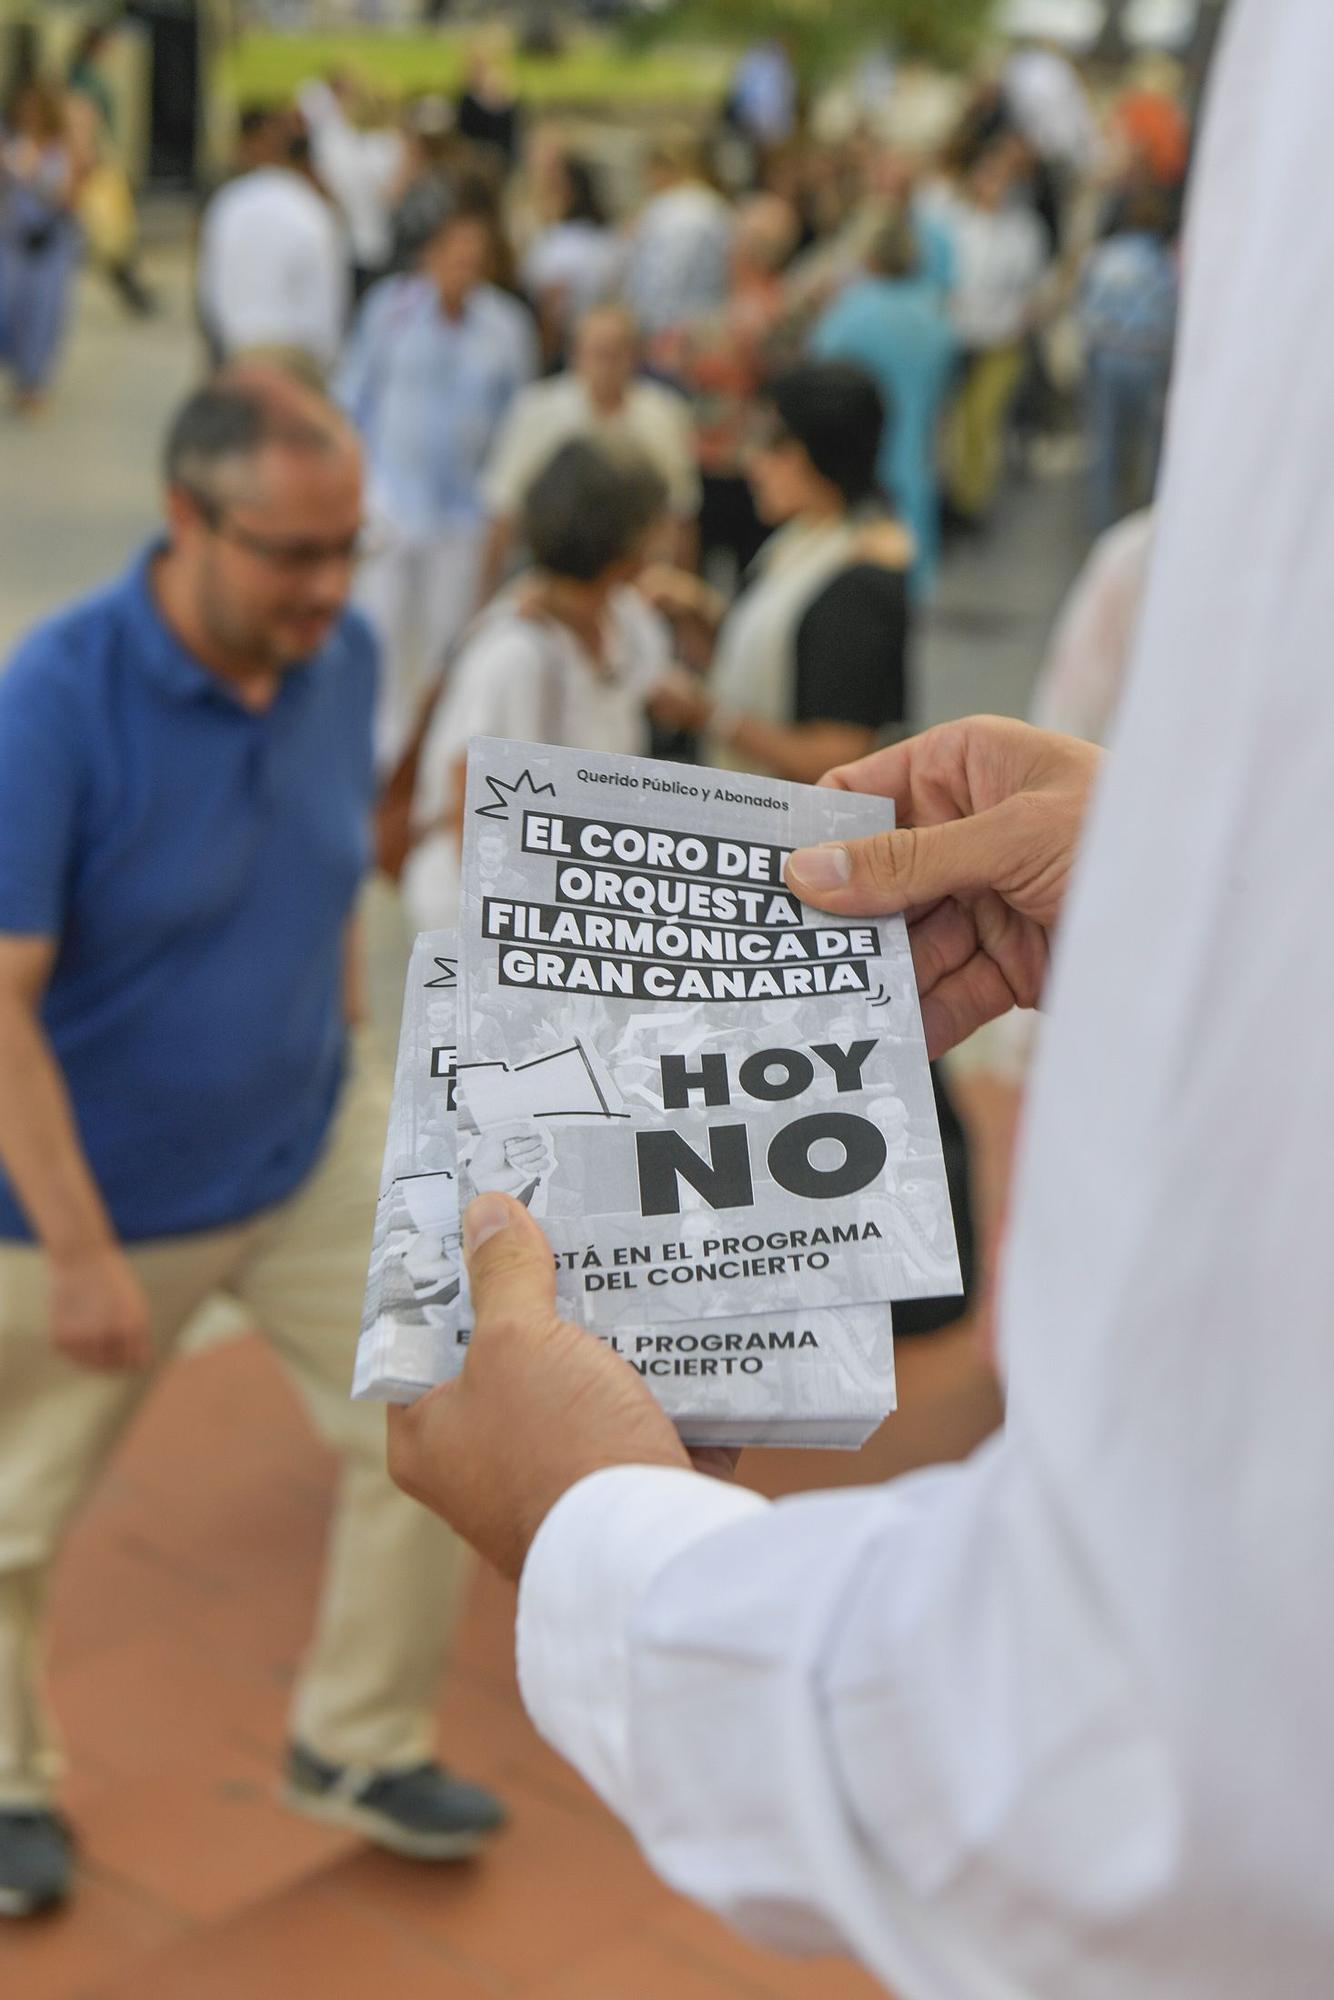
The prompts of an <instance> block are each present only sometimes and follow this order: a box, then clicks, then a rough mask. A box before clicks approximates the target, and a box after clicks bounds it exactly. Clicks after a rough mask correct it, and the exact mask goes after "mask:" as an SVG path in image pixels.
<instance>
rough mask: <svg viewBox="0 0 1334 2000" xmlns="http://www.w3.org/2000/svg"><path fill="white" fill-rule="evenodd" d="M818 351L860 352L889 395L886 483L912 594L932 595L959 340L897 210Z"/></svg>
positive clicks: (828, 322)
mask: <svg viewBox="0 0 1334 2000" xmlns="http://www.w3.org/2000/svg"><path fill="white" fill-rule="evenodd" d="M811 352H812V354H814V355H817V356H819V357H820V358H821V359H822V360H839V361H853V362H856V363H857V364H858V366H859V367H861V368H864V369H865V370H866V372H867V373H868V374H869V375H870V376H871V378H872V380H873V381H874V382H875V384H876V387H877V388H878V389H879V390H880V393H881V396H882V397H883V399H884V402H885V407H886V410H887V412H888V414H889V421H888V422H887V423H886V425H885V432H884V442H883V444H882V445H881V448H880V466H879V470H880V483H881V485H882V487H883V488H884V490H885V492H886V494H887V495H888V497H889V498H890V499H891V501H892V502H893V504H894V507H895V510H896V511H897V513H898V514H899V516H900V518H901V519H902V520H903V521H904V523H905V524H906V526H907V527H908V528H909V529H911V531H912V536H913V541H914V543H915V544H916V550H917V553H916V558H915V560H914V563H913V569H912V574H911V579H910V581H911V587H912V590H913V594H914V596H916V597H918V598H922V597H926V596H928V595H929V594H930V592H931V588H932V585H933V583H934V581H935V574H936V567H937V563H938V561H939V556H940V496H939V492H938V490H937V484H936V429H937V424H938V421H939V417H940V411H941V407H942V405H943V403H944V400H945V396H946V394H947V392H948V389H949V385H950V380H951V377H952V375H953V371H954V361H955V352H956V349H955V339H954V334H953V332H952V331H951V329H950V323H949V320H948V317H947V316H946V312H945V305H944V300H943V298H942V296H941V291H940V287H939V285H938V284H937V283H936V282H935V281H934V279H933V278H932V277H931V276H930V275H929V274H928V273H927V272H926V271H925V270H924V268H923V264H922V258H921V254H920V249H919V245H918V241H917V236H916V231H915V230H914V228H913V225H912V223H911V221H910V220H909V218H908V217H907V216H906V215H904V216H900V217H897V218H896V219H895V220H894V221H893V222H890V223H888V224H887V225H886V227H885V228H884V229H883V230H882V231H881V232H880V234H879V236H878V237H877V238H876V239H875V241H874V243H873V244H872V246H871V250H870V253H869V255H868V257H867V260H866V271H865V275H864V276H862V277H860V278H857V279H854V280H853V282H852V283H851V284H850V285H849V286H848V287H847V288H846V290H844V291H843V292H841V293H840V294H839V296H838V297H837V298H836V299H835V300H834V301H833V303H832V304H831V305H830V306H829V307H828V308H827V310H826V311H825V313H824V315H823V317H822V318H821V319H820V320H819V321H818V322H817V324H816V327H815V330H814V333H813V334H812V336H811Z"/></svg>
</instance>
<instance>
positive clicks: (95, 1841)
mask: <svg viewBox="0 0 1334 2000" xmlns="http://www.w3.org/2000/svg"><path fill="white" fill-rule="evenodd" d="M969 1104H970V1108H971V1111H972V1114H973V1116H974V1118H975V1120H976V1121H977V1125H978V1129H979V1131H980V1132H981V1134H982V1135H983V1136H984V1139H985V1142H986V1143H985V1144H984V1147H983V1150H982V1152H981V1154H980V1156H979V1166H980V1169H981V1177H982V1193H983V1198H984V1201H985V1204H986V1206H987V1208H988V1210H994V1207H995V1203H996V1200H997V1198H998V1195H999V1190H1000V1185H1001V1180H1002V1175H1003V1152H1002V1148H1003V1144H1004V1139H1005V1130H1004V1115H1003V1108H1002V1107H1001V1106H999V1105H998V1104H997V1103H996V1102H994V1101H988V1100H986V1099H985V1097H983V1096H981V1095H979V1094H978V1090H977V1087H976V1086H970V1098H969ZM900 1403H901V1409H900V1413H899V1414H898V1415H897V1416H896V1417H894V1418H892V1419H891V1420H890V1422H889V1423H888V1424H887V1425H886V1427H885V1428H884V1430H883V1431H882V1432H881V1433H880V1435H879V1436H878V1437H877V1438H876V1439H875V1440H874V1441H873V1442H872V1444H871V1445H870V1446H868V1447H867V1449H866V1451H865V1452H863V1453H861V1454H859V1455H858V1456H857V1457H855V1458H850V1457H845V1456H841V1455H837V1454H824V1453H758V1454H752V1455H751V1456H750V1459H749V1461H748V1462H746V1463H745V1464H744V1465H743V1471H744V1472H745V1473H746V1474H747V1475H748V1476H749V1477H751V1478H752V1479H753V1480H754V1483H755V1484H757V1485H759V1486H760V1487H762V1489H763V1490H765V1491H768V1492H770V1493H774V1494H778V1493H783V1492H790V1491H794V1490H797V1489H799V1488H802V1487H807V1486H821V1485H831V1484H838V1483H843V1482H850V1481H870V1480H876V1479H881V1478H884V1477H886V1476H888V1475H889V1474H891V1473H893V1472H896V1471H900V1470H903V1469H905V1468H906V1467H908V1466H911V1465H916V1464H921V1463H924V1462H927V1461H930V1460H934V1459H938V1458H941V1457H946V1456H955V1455H958V1454H959V1453H961V1452H963V1451H965V1450H967V1449H968V1448H970V1447H971V1445H972V1444H974V1443H975V1442H976V1441H977V1440H978V1439H979V1438H980V1437H981V1436H983V1435H984V1434H985V1433H986V1431H987V1430H989V1429H990V1428H991V1426H992V1425H993V1424H994V1422H995V1421H996V1417H997V1404H996V1398H995V1391H994V1388H993V1386H992V1384H991V1381H990V1379H989V1376H988V1374H987V1371H986V1368H985V1366H984V1364H983V1362H982V1359H981V1355H980V1351H979V1347H978V1344H977V1341H976V1338H975V1331H974V1329H973V1328H971V1327H969V1326H961V1327H959V1328H957V1329H953V1330H951V1331H949V1332H948V1333H946V1334H944V1335H940V1336H936V1337H934V1338H933V1339H931V1340H928V1341H925V1342H922V1343H918V1344H917V1345H913V1344H911V1343H905V1344H904V1345H903V1346H902V1347H901V1350H900ZM332 1478H333V1464H332V1461H331V1460H330V1458H329V1456H328V1454H327V1453H326V1452H325V1451H324V1449H323V1447H322V1446H321V1445H320V1444H319V1443H318V1442H317V1441H316V1440H315V1439H314V1437H313V1436H312V1434H311V1433H310V1431H309V1430H308V1428H307V1426H306V1424H305V1421H304V1418H303V1416H302V1413H301V1411H300V1408H299V1405H298V1403H297V1400H296V1398H295V1396H294V1394H293V1392H292V1391H291V1389H290V1388H289V1387H288V1385H287V1383H286V1382H285V1380H284V1378H283V1376H282V1374H281V1373H280V1371H279V1369H278V1367H277V1365H276V1364H275V1363H274V1362H273V1361H272V1360H271V1359H270V1357H269V1355H268V1353H267V1351H266V1350H265V1349H264V1348H263V1347H262V1346H261V1345H260V1344H259V1342H258V1341H256V1340H253V1339H250V1338H246V1339H240V1340H234V1341H229V1342H226V1343H224V1344H222V1345H219V1346H216V1347H214V1348H212V1349H210V1350H209V1351H208V1352H207V1353H205V1354H203V1355H200V1356H197V1357H195V1358H193V1359H191V1360H188V1361H185V1362H182V1363H180V1364H179V1365H178V1366H177V1367H176V1368H174V1369H172V1370H171V1371H169V1372H168V1374H167V1376H166V1377H165V1379H164V1381H163V1383H162V1384H161V1386H160V1388H159V1390H158V1393H157V1394H156V1396H155V1397H153V1398H152V1399H151V1400H150V1402H149V1404H148V1407H147V1409H146V1411H145V1412H144V1414H143V1416H142V1417H141V1418H140V1420H139V1422H138V1424H137V1425H136V1427H135V1430H134V1431H133V1433H132V1435H131V1437H130V1439H129V1440H128V1442H127V1444H126V1446H125V1448H124V1449H123V1451H122V1452H121V1453H120V1454H119V1455H118V1457H117V1459H116V1461H115V1462H114V1464H113V1467H112V1469H111V1472H110V1474H109V1476H108V1478H107V1479H106V1481H105V1482H104V1484H103V1486H102V1488H101V1490H100V1492H99V1494H98V1496H97V1498H96V1500H95V1502H94V1504H93V1505H92V1507H91V1508H90V1510H89V1511H88V1513H87V1515H86V1516H85V1518H84V1519H83V1520H82V1522H81V1523H80V1525H79V1526H78V1527H77V1529H76V1531H75V1533H74V1535H73V1538H72V1541H71V1544H70V1547H69V1549H68V1551H67V1554H66V1558H65V1561H64V1563H63V1564H62V1567H61V1571H60V1575H59V1581H58V1585H57V1589H56V1593H55V1605H54V1643H53V1649H52V1655H51V1669H52V1692H53V1695H54V1699H55V1705H56V1709H57V1712H58V1714H59V1716H60V1719H61V1724H62V1727H63V1729H64V1730H65V1732H66V1736H67V1741H68V1748H69V1751H70V1756H71V1761H72V1776H71V1782H70V1786H69V1791H68V1804H69V1808H70V1811H71V1813H72V1815H73V1818H74V1821H75V1824H76V1826H77V1829H78V1833H79V1838H80V1843H81V1847H82V1852H83V1882H82V1889H81V1894H80V1897H79V1900H78V1902H77V1903H76V1905H75V1906H74V1907H73V1909H72V1910H71V1911H69V1912H68V1913H67V1914H65V1915H62V1916H60V1917H57V1918H53V1919H50V1920H46V1921H43V1922H41V1923H38V1924H31V1925H24V1926H16V1925H3V1924H0V1993H3V1994H4V1995H6V1996H7V2000H8V1996H11V1995H12V1996H13V2000H270V1996H271V1997H272V2000H378V1997H379V1996H380V1995H381V1994H382V1993H389V1994H393V1995H394V1996H395V2000H873V1995H874V1994H875V1993H876V1992H877V1991H878V1989H877V1988H876V1987H875V1986H874V1985H873V1984H872V1982H871V1981H870V1980H868V1979H867V1978H866V1977H865V1976H864V1975H863V1974H861V1973H860V1972H857V1971H855V1970H854V1969H853V1968H851V1967H849V1966H846V1965H842V1964H839V1963H835V1962H829V1961H822V1962H819V1963H816V1964H811V1965H795V1964H793V1963H790V1962H787V1961H784V1960H781V1959H778V1958H774V1957H771V1956H770V1955H768V1954H766V1953H760V1952H756V1951H753V1950H751V1949H750V1948H749V1947H748V1946H747V1945H745V1944H743V1943H742V1942H740V1941H739V1940H738V1939H736V1938H735V1937H734V1936H733V1935H732V1934H731V1933H730V1932H728V1931H727V1930H726V1929H725V1928H724V1927H723V1926H722V1925H721V1924H719V1923H717V1922H715V1921H714V1920H713V1919H712V1918H711V1917H708V1916H705V1915H704V1914H703V1913H701V1912H700V1911H698V1910H696V1909H694V1908H693V1907H692V1906H690V1905H687V1904H686V1903H684V1902H682V1901H681V1900H680V1899H679V1898H677V1897H675V1896H673V1895H672V1894H670V1892H669V1891H667V1890H666V1889H664V1888H662V1887H661V1886H660V1885H659V1884H658V1883H657V1882H656V1881H655V1880H654V1878H653V1877H652V1876H651V1875H650V1874H649V1872H648V1870H647V1869H646V1868H645V1867H644V1865H643V1863H642V1862H641V1860H640V1859H639V1857H638V1855H637V1853H636V1851H635V1849H634V1846H633V1843H632V1842H631V1841H630V1839H629V1837H628V1836H627V1835H626V1834H625V1833H624V1832H623V1831H622V1830H621V1828H620V1827H619V1826H618V1825H617V1824H616V1823H615V1822H614V1821H613V1820H612V1819H611V1817H610V1816H609V1815H608V1814H607V1813H606V1812H605V1811H604V1810H603V1809H602V1807H601V1806H600V1805H599V1804H598V1803H597V1801H596V1800H595V1799H594V1798H593V1797H592V1795H591V1794H590V1793H589V1792H588V1791H587V1790H586V1789H585V1788H584V1786H583V1785H582V1783H581V1782H580V1781H579V1779H578V1778H577V1777H576V1776H575V1775H574V1774H573V1773H572V1772H571V1771H570V1770H569V1768H568V1767H567V1766H565V1765H564V1764H563V1763H562V1762H561V1761H560V1759H559V1758H557V1757H556V1756H554V1755H553V1754H552V1753H551V1752H550V1751H549V1750H547V1749H546V1747H545V1746H544V1745H543V1744H542V1743H541V1742H540V1741H539V1740H538V1738H537V1737H536V1736H535V1735H534V1733H533V1731H532V1730H531V1728H530V1727H529V1725H528V1723H527V1721H526V1719H525V1717H524V1715H523V1713H522V1710H521V1709H520V1707H519V1703H518V1699H517V1694H516V1689H515V1680H514V1665H513V1643H512V1638H513V1635H512V1619H513V1595H512V1592H511V1591H510V1589H509V1588H508V1587H507V1586H505V1585H503V1584H502V1583H500V1582H499V1580H498V1579H497V1578H496V1577H495V1576H494V1574H493V1573H491V1572H489V1571H485V1570H482V1569H480V1568H479V1569H478V1570H477V1571H476V1572H475V1574H474V1578H473V1585H472V1589H471V1592H470V1597H469V1602H468V1608H467V1613H466V1616H465V1618H464V1621H463V1626H462V1632H461V1637H460V1643H459V1649H458V1659H457V1664H456V1666H455V1669H454V1672H453V1674H452V1675H451V1678H450V1681H449V1685H448V1687H447V1689H446V1691H445V1694H444V1698H443V1701H442V1705H441V1736H442V1743H443V1745H444V1747H445V1751H446V1754H447V1755H448V1756H450V1757H452V1758H453V1759H454V1760H456V1762H457V1764H458V1766H459V1767H460V1769H462V1770H464V1771H466V1772H467V1773H468V1774H469V1775H472V1776H475V1777H477V1778H479V1779H480V1780H482V1781H483V1782H484V1783H487V1784H489V1785H492V1786H494V1787H495V1788H496V1790H498V1791H499V1792H501V1793H502V1794H503V1795H504V1796H505V1798H506V1799H507V1800H508V1801H509V1804H510V1806H511V1808H512V1811H513V1823H512V1825H511V1827H510V1828H509V1829H508V1830H507V1831H506V1832H505V1833H504V1834H503V1835H501V1836H500V1837H499V1839H498V1840H497V1841H496V1843H495V1845H494V1847H493V1849H492V1850H491V1852H490V1854H489V1855H488V1856H487V1858H486V1859H484V1860H481V1861H478V1862H476V1863H472V1864H467V1865H462V1866H452V1867H442V1868H437V1867H429V1866H423V1865H418V1864H413V1863H408V1862H402V1861H397V1860H394V1859H392V1858H390V1857H387V1856H382V1855H379V1854H376V1853H372V1852H370V1851H368V1850H367V1849H365V1848H364V1847H362V1846H361V1845H359V1843H357V1842H356V1841H354V1840H352V1839H349V1838H345V1837H343V1836H342V1835H341V1834H338V1833H332V1832H326V1831H324V1830H323V1829H321V1828H318V1827H314V1826H311V1825H309V1824H308V1823H307V1822H305V1821H303V1820H300V1819H298V1818H295V1817H293V1816H292V1815H290V1814H289V1813H287V1812H286V1811H285V1810H284V1809H283V1808H282V1807H280V1806H279V1805H278V1804H277V1803H276V1802H275V1799H274V1790H275V1781H276V1775H277V1769H278V1762H279V1759H280V1755H281V1750H282V1745H283V1737H284V1716H285V1710H286V1703H287V1697H288V1692H289V1689H290V1686H291V1683H292V1679H293V1675H294V1673H295V1671H296V1666H297V1662H298V1660H299V1657H300V1653H301V1648H302V1645H303V1643H304V1639H305V1635H306V1633H307V1631H308V1629H309V1625H310V1619H311V1613H312V1608H313V1602H314V1591H315V1584H316V1579H317V1574H318V1562H319V1552H320V1547H321V1541H322V1535H323V1530H324V1524H325V1520H326V1518H327V1514H328V1508H329V1504H330V1499H331V1490H332Z"/></svg>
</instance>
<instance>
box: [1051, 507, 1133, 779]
mask: <svg viewBox="0 0 1334 2000" xmlns="http://www.w3.org/2000/svg"><path fill="white" fill-rule="evenodd" d="M1153 535H1154V513H1153V509H1152V507H1144V508H1141V509H1140V511H1139V512H1138V513H1137V514H1127V515H1126V517H1125V519H1124V520H1123V521H1118V522H1117V523H1116V525H1115V527H1112V528H1108V529H1107V530H1106V531H1105V533H1103V534H1101V535H1099V537H1098V539H1097V541H1096V542H1095V543H1094V544H1093V547H1092V549H1091V550H1090V552H1089V556H1088V560H1087V561H1086V562H1085V564H1084V567H1083V568H1082V569H1081V570H1080V572H1079V575H1078V576H1077V577H1076V578H1075V581H1074V583H1073V584H1072V585H1071V587H1070V591H1069V594H1068V596H1067V597H1066V600H1065V602H1064V604H1063V605H1062V606H1061V610H1060V615H1059V617H1058V618H1057V620H1056V628H1055V630H1054V631H1053V633H1052V636H1051V643H1050V644H1049V646H1048V648H1047V657H1046V659H1045V660H1044V661H1043V663H1042V671H1041V673H1040V674H1039V675H1038V679H1037V683H1036V685H1035V686H1034V689H1033V700H1032V704H1031V707H1030V709H1029V714H1030V716H1031V718H1032V720H1033V721H1034V722H1035V723H1036V724H1037V726H1038V728H1039V729H1059V730H1061V731H1063V732H1064V733H1065V734H1066V735H1067V736H1084V737H1087V739H1088V741H1089V742H1090V743H1105V742H1106V741H1107V738H1108V735H1109V734H1110V731H1111V724H1112V717H1113V715H1114V714H1115V712H1116V704H1117V701H1118V700H1119V698H1120V694H1121V688H1122V684H1123V683H1124V681H1125V677H1126V672H1127V670H1128V668H1129V666H1130V660H1131V654H1132V651H1133V648H1134V643H1135V635H1136V633H1137V631H1138V629H1139V621H1140V614H1141V613H1142V611H1143V609H1144V592H1145V590H1146V588H1147V586H1148V581H1149V557H1150V556H1151V554H1152V553H1153Z"/></svg>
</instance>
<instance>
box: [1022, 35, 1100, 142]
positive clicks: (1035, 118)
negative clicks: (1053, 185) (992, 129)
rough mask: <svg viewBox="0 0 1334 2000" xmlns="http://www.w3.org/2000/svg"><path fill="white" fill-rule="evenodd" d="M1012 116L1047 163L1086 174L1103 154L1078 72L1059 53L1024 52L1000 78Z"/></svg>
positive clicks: (1044, 50)
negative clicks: (1100, 153) (1051, 162)
mask: <svg viewBox="0 0 1334 2000" xmlns="http://www.w3.org/2000/svg"><path fill="white" fill-rule="evenodd" d="M1001 84H1002V88H1003V90H1004V92H1005V100H1006V103H1007V105H1008V107H1009V110H1010V113H1011V115H1012V117H1013V118H1014V120H1015V123H1016V124H1017V125H1018V127H1019V129H1020V131H1021V132H1022V133H1023V135H1024V137H1025V138H1026V139H1028V140H1029V141H1030V142H1031V143H1032V145H1033V146H1034V148H1035V149H1036V151H1037V152H1039V153H1040V154H1041V155H1042V157H1043V158H1044V159H1046V160H1058V161H1059V162H1060V163H1061V164H1062V165H1063V166H1067V167H1070V168H1072V169H1073V170H1074V171H1076V172H1079V173H1083V172H1087V171H1088V169H1089V168H1090V167H1092V165H1093V163H1094V161H1095V159H1096V157H1097V152H1098V127H1097V122H1096V120H1095V119H1094V116H1093V111H1092V107H1091V106H1090V104H1089V100H1088V93H1087V91H1086V90H1085V89H1084V86H1083V84H1082V82H1081V81H1080V77H1079V71H1078V70H1077V69H1076V68H1075V66H1074V64H1073V63H1072V62H1071V60H1070V58H1069V57H1068V56H1064V55H1062V54H1060V52H1059V51H1058V50H1056V49H1042V48H1030V49H1019V50H1017V51H1016V53H1015V54H1014V55H1012V56H1011V57H1010V59H1009V61H1008V62H1007V63H1006V65H1005V69H1004V73H1003V75H1002V78H1001Z"/></svg>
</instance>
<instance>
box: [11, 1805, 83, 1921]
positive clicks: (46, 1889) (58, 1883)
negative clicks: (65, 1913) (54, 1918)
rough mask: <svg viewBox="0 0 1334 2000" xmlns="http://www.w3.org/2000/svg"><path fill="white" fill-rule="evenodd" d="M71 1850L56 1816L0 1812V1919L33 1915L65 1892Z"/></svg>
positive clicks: (61, 1899) (52, 1905) (65, 1830)
mask: <svg viewBox="0 0 1334 2000" xmlns="http://www.w3.org/2000/svg"><path fill="white" fill-rule="evenodd" d="M73 1872H74V1869H73V1849H72V1844H71V1841H70V1836H69V1828H68V1827H67V1826H66V1825H65V1822H64V1820H63V1819H61V1818H60V1816H59V1814H58V1813H53V1812H48V1811H45V1810H44V1809H42V1808H41V1807H34V1808H32V1809H31V1810H29V1809H26V1808H25V1809H24V1810H22V1811H19V1810H17V1809H15V1808H14V1807H5V1808H0V1917H35V1916H37V1915H39V1914H40V1912H41V1911H43V1910H54V1909H56V1908H57V1907H58V1905H59V1904H61V1903H63V1902H64V1901H65V1900H66V1899H67V1897H68V1896H69V1892H70V1883H71V1878H72V1876H73Z"/></svg>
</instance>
